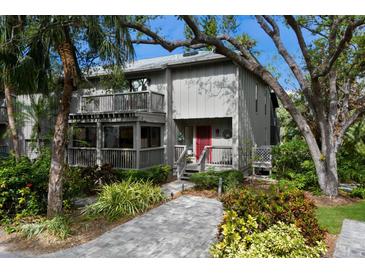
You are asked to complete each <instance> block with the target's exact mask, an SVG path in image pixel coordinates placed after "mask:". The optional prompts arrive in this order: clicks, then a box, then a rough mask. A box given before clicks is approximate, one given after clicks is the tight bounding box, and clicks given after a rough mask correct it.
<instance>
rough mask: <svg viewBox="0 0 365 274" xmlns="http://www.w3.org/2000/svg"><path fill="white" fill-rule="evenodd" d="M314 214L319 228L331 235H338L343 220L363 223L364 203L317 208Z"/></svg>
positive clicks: (364, 217) (364, 215)
mask: <svg viewBox="0 0 365 274" xmlns="http://www.w3.org/2000/svg"><path fill="white" fill-rule="evenodd" d="M316 214H317V219H318V222H319V224H320V225H321V227H323V228H326V229H327V230H328V231H329V233H331V234H339V233H340V231H341V226H342V221H343V220H344V219H352V220H358V221H365V201H362V202H359V203H355V204H351V205H345V206H334V207H319V208H318V209H317V212H316Z"/></svg>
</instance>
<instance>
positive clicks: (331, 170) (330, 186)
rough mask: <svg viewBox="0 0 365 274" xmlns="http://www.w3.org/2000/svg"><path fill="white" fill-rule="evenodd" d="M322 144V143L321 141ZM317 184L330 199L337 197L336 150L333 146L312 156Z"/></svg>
mask: <svg viewBox="0 0 365 274" xmlns="http://www.w3.org/2000/svg"><path fill="white" fill-rule="evenodd" d="M322 142H323V141H322ZM312 158H313V161H314V165H315V168H316V173H317V176H318V183H319V186H320V188H321V190H322V191H323V193H324V194H325V195H327V196H330V197H336V196H337V195H338V183H339V182H338V174H337V159H336V149H335V148H334V146H332V145H331V146H327V147H325V148H324V151H323V152H322V153H321V154H320V155H315V156H314V155H312Z"/></svg>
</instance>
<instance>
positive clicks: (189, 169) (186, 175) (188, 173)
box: [181, 164, 199, 181]
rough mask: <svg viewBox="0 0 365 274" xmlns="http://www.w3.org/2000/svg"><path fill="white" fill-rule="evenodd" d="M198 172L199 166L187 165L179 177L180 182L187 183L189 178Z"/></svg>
mask: <svg viewBox="0 0 365 274" xmlns="http://www.w3.org/2000/svg"><path fill="white" fill-rule="evenodd" d="M198 172H199V166H198V165H197V164H187V166H186V168H185V170H184V173H183V175H182V176H181V180H186V181H189V180H190V176H191V175H193V174H194V173H198Z"/></svg>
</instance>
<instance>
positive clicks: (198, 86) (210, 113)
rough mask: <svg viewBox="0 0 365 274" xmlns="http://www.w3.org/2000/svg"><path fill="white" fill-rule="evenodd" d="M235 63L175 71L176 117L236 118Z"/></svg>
mask: <svg viewBox="0 0 365 274" xmlns="http://www.w3.org/2000/svg"><path fill="white" fill-rule="evenodd" d="M236 89H237V87H236V75H235V66H234V65H233V64H232V63H214V64H205V65H199V66H191V67H186V68H181V69H175V70H174V71H173V73H172V94H173V118H174V119H192V118H216V117H232V115H233V113H234V112H235V108H236V104H237V102H236V101H235V100H234V98H235V97H234V94H235V93H236Z"/></svg>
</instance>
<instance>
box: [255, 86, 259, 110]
mask: <svg viewBox="0 0 365 274" xmlns="http://www.w3.org/2000/svg"><path fill="white" fill-rule="evenodd" d="M258 101H259V98H258V87H257V84H256V86H255V111H256V112H257V111H258V108H259V102H258Z"/></svg>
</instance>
